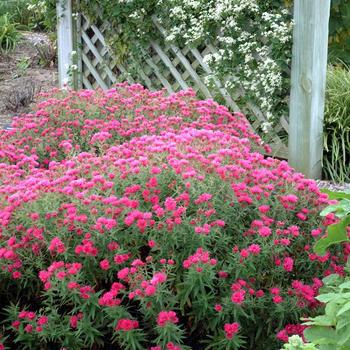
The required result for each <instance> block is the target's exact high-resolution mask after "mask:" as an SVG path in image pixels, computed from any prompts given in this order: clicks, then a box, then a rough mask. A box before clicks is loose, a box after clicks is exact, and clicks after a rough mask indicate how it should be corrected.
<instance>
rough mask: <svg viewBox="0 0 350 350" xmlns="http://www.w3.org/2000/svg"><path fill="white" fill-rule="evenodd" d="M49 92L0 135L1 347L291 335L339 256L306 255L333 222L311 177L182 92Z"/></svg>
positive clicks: (217, 342)
mask: <svg viewBox="0 0 350 350" xmlns="http://www.w3.org/2000/svg"><path fill="white" fill-rule="evenodd" d="M60 94H63V95H62V96H61V97H56V98H54V97H50V98H49V99H48V100H47V101H46V102H42V103H41V104H40V109H39V111H38V112H37V113H36V114H35V115H33V116H27V117H23V118H18V119H17V120H16V121H15V123H14V129H13V130H12V131H7V132H3V133H2V134H1V136H0V137H1V142H2V144H3V145H4V148H3V149H5V151H3V153H2V157H3V158H2V160H3V163H1V164H0V183H1V185H0V266H1V270H0V271H1V272H0V273H1V281H2V282H1V284H0V293H1V295H0V296H1V307H2V308H3V310H2V314H5V317H6V320H5V327H6V334H8V339H7V342H8V343H9V344H11V343H14V342H17V343H18V344H20V345H19V346H20V347H23V348H24V346H27V347H29V348H31V349H38V348H39V345H38V344H40V347H41V348H45V346H46V347H47V348H48V349H53V348H60V347H64V348H66V349H70V350H71V349H73V350H74V349H85V348H86V349H89V348H92V347H93V346H95V347H97V346H100V348H101V349H102V348H105V349H107V348H110V347H109V345H110V344H111V343H113V344H114V345H113V346H114V348H115V349H126V350H128V349H130V350H138V349H140V350H141V349H153V350H164V349H244V348H247V349H279V348H280V345H281V340H282V341H283V340H285V338H286V336H287V335H290V334H301V333H302V331H303V327H302V326H300V325H299V320H300V317H302V316H307V315H312V314H314V313H315V312H316V311H317V308H318V307H319V306H320V305H319V304H318V302H317V301H316V299H315V297H316V296H317V293H318V289H319V288H320V287H321V285H322V282H321V281H320V279H321V278H322V277H323V276H324V275H326V274H329V273H332V272H336V273H340V274H342V273H343V261H344V259H345V258H346V256H347V254H348V250H347V248H345V249H344V251H342V252H338V254H335V253H336V252H333V253H328V254H327V255H326V256H323V257H320V256H317V255H316V254H314V253H313V252H312V245H313V243H314V242H315V240H316V239H317V237H319V236H320V235H322V234H323V233H324V230H325V227H326V226H327V225H329V224H330V223H332V222H334V217H332V215H328V216H327V217H326V219H325V221H324V222H321V221H320V220H319V216H318V213H319V211H320V209H322V208H323V207H324V205H325V204H326V203H328V199H327V197H326V196H325V195H323V194H321V193H320V192H319V190H318V188H317V186H316V184H315V182H314V181H312V180H307V179H305V178H304V177H303V176H302V175H300V174H298V173H296V172H294V171H293V169H291V168H290V167H289V166H288V164H287V163H286V162H283V161H279V160H276V159H272V158H266V157H264V156H263V155H262V154H261V153H259V152H258V151H257V150H259V149H260V150H261V149H263V147H262V146H261V143H260V140H259V138H258V137H256V136H255V135H253V134H252V133H251V131H250V130H249V128H248V126H247V123H246V121H245V119H244V117H243V116H241V115H239V114H236V115H230V114H229V113H228V111H227V110H226V109H225V108H224V107H221V106H218V105H216V104H215V103H214V102H211V101H196V100H195V98H194V96H193V93H192V92H191V91H187V92H181V93H178V94H175V95H172V96H169V97H166V96H164V95H163V93H160V92H157V93H152V92H149V91H147V90H144V89H143V88H141V87H140V86H138V85H136V86H135V85H132V86H127V85H122V86H119V87H117V88H116V89H112V90H110V91H107V92H90V91H83V92H69V93H60ZM78 105H79V108H78ZM77 109H79V113H78V112H76V110H77ZM103 111H105V114H104V113H102V112H103ZM75 122H76V125H75V124H74V123H75ZM31 123H33V125H34V124H35V127H34V126H33V129H31V126H30V125H31ZM73 124H74V125H73ZM28 125H29V127H28ZM107 134H108V135H107ZM40 140H42V141H40ZM64 143H67V144H69V145H70V146H69V147H68V146H65V145H63V144H64ZM6 147H7V148H6ZM45 147H47V149H45ZM73 150H74V151H73ZM339 253H341V254H339ZM9 290H10V291H11V293H9V292H8V291H9ZM277 333H278V334H277ZM276 334H277V337H276Z"/></svg>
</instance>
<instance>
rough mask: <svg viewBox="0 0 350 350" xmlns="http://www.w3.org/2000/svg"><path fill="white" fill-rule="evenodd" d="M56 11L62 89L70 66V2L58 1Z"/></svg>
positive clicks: (66, 0) (59, 71)
mask: <svg viewBox="0 0 350 350" xmlns="http://www.w3.org/2000/svg"><path fill="white" fill-rule="evenodd" d="M56 6H57V7H56V10H57V52H58V80H59V86H60V87H61V88H62V87H63V86H64V85H67V84H68V82H69V67H70V66H71V65H72V51H73V23H72V0H58V1H57V5H56Z"/></svg>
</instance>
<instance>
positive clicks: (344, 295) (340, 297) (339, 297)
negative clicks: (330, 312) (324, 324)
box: [316, 292, 350, 303]
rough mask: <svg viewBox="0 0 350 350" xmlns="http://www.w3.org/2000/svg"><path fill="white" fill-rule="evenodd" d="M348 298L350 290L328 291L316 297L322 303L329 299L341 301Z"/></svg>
mask: <svg viewBox="0 0 350 350" xmlns="http://www.w3.org/2000/svg"><path fill="white" fill-rule="evenodd" d="M347 298H350V292H349V293H326V294H321V295H319V296H317V297H316V299H317V300H318V301H320V302H321V303H328V302H329V301H333V302H338V303H339V301H341V300H343V299H347Z"/></svg>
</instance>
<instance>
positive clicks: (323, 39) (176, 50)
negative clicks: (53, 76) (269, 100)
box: [58, 0, 330, 177]
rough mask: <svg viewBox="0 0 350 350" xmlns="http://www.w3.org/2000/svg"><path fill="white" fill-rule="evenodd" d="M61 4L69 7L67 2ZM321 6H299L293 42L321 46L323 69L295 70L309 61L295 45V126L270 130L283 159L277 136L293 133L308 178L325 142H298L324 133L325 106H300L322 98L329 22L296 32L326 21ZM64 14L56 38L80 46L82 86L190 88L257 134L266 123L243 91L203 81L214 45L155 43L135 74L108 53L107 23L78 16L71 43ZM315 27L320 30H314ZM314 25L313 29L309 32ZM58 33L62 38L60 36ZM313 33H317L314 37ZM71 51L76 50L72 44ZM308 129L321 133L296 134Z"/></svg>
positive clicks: (308, 1)
mask: <svg viewBox="0 0 350 350" xmlns="http://www.w3.org/2000/svg"><path fill="white" fill-rule="evenodd" d="M60 1H64V2H65V3H66V2H68V3H70V1H69V0H60ZM60 1H59V2H58V6H60ZM319 2H320V3H319V4H316V3H315V1H314V0H296V1H295V3H296V4H295V20H296V23H295V26H296V30H295V33H294V40H295V42H298V40H305V42H308V45H311V48H310V50H308V52H311V53H312V52H316V51H312V50H313V48H316V47H318V48H319V49H320V50H318V51H317V54H318V53H319V52H320V53H321V54H320V55H319V57H317V54H316V55H314V56H313V59H314V60H316V61H318V62H319V63H320V65H319V64H318V65H317V66H316V67H315V66H313V62H312V61H310V60H307V62H306V61H305V67H303V70H302V71H300V70H299V66H296V64H295V63H296V62H297V61H298V64H299V65H300V64H301V62H300V59H301V58H302V59H305V53H304V52H301V51H300V50H298V48H296V47H295V45H294V51H293V70H294V74H293V73H292V87H293V86H294V90H293V89H292V91H294V94H292V96H291V97H292V99H291V105H292V106H291V110H293V115H291V120H292V124H289V123H288V121H287V119H288V118H281V120H280V123H279V125H278V126H277V127H275V129H274V130H272V133H271V135H273V136H272V137H271V141H270V146H271V147H272V150H273V154H274V155H277V156H280V157H282V158H287V156H288V148H287V145H286V143H285V142H283V141H282V140H281V139H280V138H279V137H278V136H277V135H278V134H279V133H280V131H281V130H282V131H284V132H286V133H287V134H288V133H291V134H292V135H293V137H292V144H291V143H290V145H289V150H291V149H292V150H293V153H292V154H289V156H290V159H292V160H293V162H294V164H293V165H294V166H296V167H297V168H298V169H299V170H301V171H303V172H304V173H306V174H307V175H308V176H310V177H319V175H320V170H321V167H320V154H319V152H315V151H314V149H315V147H316V148H317V147H321V148H322V143H320V140H319V139H318V140H317V141H315V142H316V144H315V145H316V146H315V145H313V146H312V147H311V146H310V145H311V143H310V142H312V141H311V140H310V139H309V140H307V142H305V140H304V139H300V137H305V135H306V136H307V137H310V136H312V137H318V138H319V136H320V130H321V134H322V115H323V100H322V99H321V101H319V103H320V106H318V109H317V111H316V113H314V112H312V111H311V110H309V109H306V108H303V106H301V105H300V101H301V100H302V99H303V103H306V104H307V105H308V106H309V105H312V103H313V100H314V99H315V98H316V99H319V98H320V97H322V96H323V95H324V85H325V67H326V60H325V57H327V51H325V50H324V48H326V47H327V31H328V25H327V24H328V21H326V22H325V23H321V22H319V23H318V22H317V20H316V21H315V22H310V24H309V25H308V26H306V27H307V28H306V27H305V28H306V29H305V30H304V31H302V32H301V33H299V32H298V30H297V29H298V28H301V27H303V23H304V21H305V23H307V22H309V17H310V16H312V15H315V14H316V13H317V14H318V15H321V16H324V19H326V16H327V11H328V15H329V2H330V0H319ZM321 3H322V4H321ZM301 9H303V11H305V18H300V13H301ZM319 9H322V10H319ZM65 11H66V13H65V16H66V17H68V20H67V18H66V19H65V20H62V25H61V26H60V25H59V31H58V34H59V35H58V37H59V38H60V35H61V37H62V35H63V34H64V31H65V32H66V34H68V31H69V30H70V34H69V35H68V39H69V40H72V42H79V45H77V47H78V48H79V51H80V52H79V55H78V57H79V62H78V67H79V73H80V74H79V77H80V81H79V85H80V86H79V87H81V88H86V89H96V88H103V89H107V88H109V87H111V86H112V85H113V84H114V83H116V82H117V81H120V80H121V79H122V80H128V81H129V82H131V83H133V82H137V83H141V84H143V85H144V86H146V87H147V88H149V89H150V90H158V89H161V88H165V89H166V90H167V91H168V92H169V93H173V92H175V91H178V90H181V89H187V88H189V87H191V88H193V89H194V90H195V91H196V92H197V93H198V94H199V96H201V97H203V98H212V99H215V100H220V101H222V102H223V103H224V104H226V105H227V106H228V107H229V108H230V109H231V110H232V111H242V112H244V113H246V114H247V115H249V116H252V117H253V118H252V120H253V121H252V122H251V125H252V127H253V129H255V130H257V129H258V128H259V127H260V126H261V124H262V123H264V122H266V117H265V116H264V114H263V113H262V111H260V110H259V108H257V106H255V105H254V104H253V103H252V102H249V101H248V102H247V100H246V99H242V97H243V96H244V95H245V91H244V89H243V88H242V87H240V88H239V89H237V91H236V92H235V93H234V94H233V95H232V94H230V93H229V92H228V91H227V90H226V89H225V87H224V82H223V81H219V80H218V79H215V80H214V84H213V85H214V86H211V87H209V86H208V85H207V84H206V82H205V77H206V76H210V75H212V71H211V69H210V67H209V66H208V65H207V64H206V63H205V60H204V57H205V56H206V55H208V54H215V53H216V51H217V50H216V47H215V43H214V42H213V43H212V44H209V45H206V46H204V47H202V46H201V47H195V48H193V47H186V46H185V47H177V46H175V45H171V44H165V43H164V41H159V42H156V41H151V42H150V43H149V45H148V47H146V48H144V57H145V58H144V59H143V61H142V62H141V63H140V64H138V66H137V70H135V69H132V70H131V71H130V70H129V69H128V66H129V65H128V62H126V63H123V64H121V63H119V62H118V60H117V58H116V57H114V55H113V53H112V51H111V50H110V49H109V48H108V45H107V43H106V41H105V37H106V32H107V31H109V30H111V26H110V24H109V23H108V20H106V19H102V18H100V19H99V22H100V23H101V24H100V25H98V26H97V25H95V24H93V23H90V21H89V20H88V18H87V17H86V16H84V14H82V13H80V14H79V16H78V21H77V22H78V23H77V26H78V28H77V30H76V31H75V35H74V36H75V39H73V32H74V31H73V30H72V29H71V28H70V27H71V25H70V22H69V18H70V17H71V13H70V12H69V11H71V9H70V6H69V4H68V6H66V7H65ZM59 12H62V9H61V10H59ZM307 12H308V13H307ZM297 16H298V18H297ZM314 17H315V16H314ZM316 19H317V18H316ZM67 23H68V25H67ZM153 23H154V26H155V28H156V29H157V30H159V31H160V33H162V34H163V36H165V32H164V29H163V28H162V27H161V25H160V23H159V21H158V20H157V19H156V18H153ZM317 25H318V26H319V27H317V28H316V26H317ZM310 26H315V27H313V28H311V27H310ZM321 27H322V28H321ZM60 29H61V31H62V33H60ZM320 29H322V30H320ZM306 30H307V31H306ZM298 33H299V34H300V37H299V36H298ZM315 33H318V34H317V35H314V34H315ZM303 36H304V38H303ZM66 38H67V36H66ZM299 45H300V44H299ZM68 46H72V45H71V44H68ZM61 51H62V50H61ZM63 51H64V50H63ZM324 51H325V53H324ZM64 52H65V51H64ZM61 61H66V64H67V63H68V64H71V63H72V61H71V60H69V59H68V62H67V55H65V56H64V57H63V56H62V57H61ZM61 66H62V64H61ZM304 68H305V69H304ZM310 72H311V73H310ZM299 74H303V75H305V77H304V78H305V79H304V80H301V77H300V76H299ZM310 74H311V75H310ZM315 74H316V75H315ZM317 74H318V76H317ZM305 81H306V82H307V83H308V84H311V90H310V91H309V90H307V89H305ZM314 81H315V82H316V81H317V84H313V82H314ZM297 91H298V92H299V95H298V93H296V92H297ZM242 100H244V101H245V102H244V104H243V105H238V103H237V101H242ZM311 115H313V117H311ZM308 118H309V119H308ZM310 118H311V119H312V120H313V123H310ZM317 118H318V119H319V120H321V129H320V128H319V124H318V125H316V124H315V122H316V121H317ZM310 125H311V127H313V128H316V129H317V133H315V132H314V133H313V132H309V133H308V132H305V130H304V132H302V133H298V132H297V133H296V132H295V130H296V129H298V130H303V128H305V127H310ZM290 129H293V130H292V132H290ZM311 148H312V149H311ZM305 152H306V153H305ZM321 156H322V154H321ZM298 159H302V161H303V164H302V166H299V165H300V164H299V160H298Z"/></svg>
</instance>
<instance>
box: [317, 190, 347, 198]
mask: <svg viewBox="0 0 350 350" xmlns="http://www.w3.org/2000/svg"><path fill="white" fill-rule="evenodd" d="M321 192H322V193H326V194H328V197H329V199H349V200H350V193H346V192H336V191H331V190H327V189H322V190H321Z"/></svg>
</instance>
